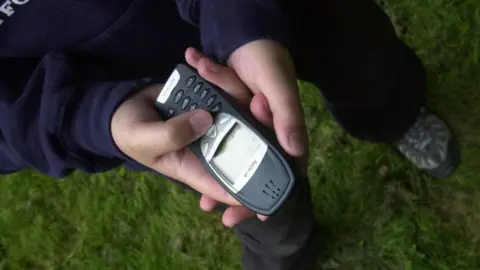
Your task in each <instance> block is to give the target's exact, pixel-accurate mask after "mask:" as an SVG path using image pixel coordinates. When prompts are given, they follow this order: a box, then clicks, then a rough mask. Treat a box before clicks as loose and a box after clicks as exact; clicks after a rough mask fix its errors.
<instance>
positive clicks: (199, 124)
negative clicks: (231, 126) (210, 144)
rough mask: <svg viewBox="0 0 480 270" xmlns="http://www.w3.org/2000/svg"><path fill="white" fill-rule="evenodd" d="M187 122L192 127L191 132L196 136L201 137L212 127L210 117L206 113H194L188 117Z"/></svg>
mask: <svg viewBox="0 0 480 270" xmlns="http://www.w3.org/2000/svg"><path fill="white" fill-rule="evenodd" d="M188 121H189V122H190V124H191V125H192V128H193V130H194V131H195V132H196V133H197V134H201V135H203V134H204V133H205V132H207V131H208V129H209V128H210V126H211V125H212V117H210V115H209V114H207V113H200V112H195V113H194V114H193V115H192V116H190V118H189V119H188Z"/></svg>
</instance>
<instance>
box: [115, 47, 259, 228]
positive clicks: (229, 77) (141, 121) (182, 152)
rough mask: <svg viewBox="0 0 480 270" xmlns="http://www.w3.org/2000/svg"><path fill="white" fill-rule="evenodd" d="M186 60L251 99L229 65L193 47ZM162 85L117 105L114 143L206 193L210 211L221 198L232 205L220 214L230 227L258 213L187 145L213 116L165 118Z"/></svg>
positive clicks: (232, 91)
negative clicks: (159, 106) (159, 108)
mask: <svg viewBox="0 0 480 270" xmlns="http://www.w3.org/2000/svg"><path fill="white" fill-rule="evenodd" d="M186 59H187V62H189V64H190V65H192V66H193V67H195V68H196V69H197V70H198V71H199V73H200V75H202V76H203V77H204V78H205V79H207V80H209V81H211V82H212V83H214V84H216V85H218V86H219V87H220V88H222V89H224V90H225V91H226V92H228V94H230V95H231V96H233V97H235V98H236V99H237V100H239V101H240V102H242V103H243V104H249V101H250V98H251V95H250V93H249V91H248V90H247V88H246V87H245V85H244V84H243V83H241V81H240V79H238V77H237V76H236V75H235V73H234V72H233V71H232V70H231V69H229V68H227V67H222V66H220V65H218V64H216V63H214V62H213V61H212V60H210V59H208V58H206V57H205V56H203V55H201V54H200V53H198V52H197V51H195V50H193V49H189V50H187V52H186ZM161 89H162V85H152V86H149V87H147V88H145V89H143V90H141V91H140V92H138V93H137V94H135V95H134V96H132V97H131V98H129V99H128V100H126V101H125V102H123V103H122V104H121V105H120V106H119V107H118V109H117V110H116V112H115V113H114V115H113V118H112V123H111V130H112V136H113V139H114V141H115V143H116V145H117V146H118V147H119V149H120V150H121V151H123V152H124V153H125V154H126V155H128V156H129V157H131V158H132V159H134V160H136V161H137V162H139V163H141V164H143V165H145V166H147V167H149V168H151V169H153V170H156V171H158V172H160V173H162V174H164V175H166V176H168V177H171V178H173V179H177V180H178V181H181V182H183V183H185V184H186V185H188V186H190V187H192V188H193V189H195V190H197V191H198V192H200V193H201V194H203V196H202V199H201V202H200V204H201V207H202V208H203V209H204V210H207V211H209V210H211V209H212V208H213V207H214V206H215V205H216V204H217V202H221V203H225V204H227V205H230V207H229V208H228V209H227V210H226V211H225V212H224V214H223V218H222V220H223V223H224V224H225V225H226V226H229V227H231V226H233V225H235V224H237V223H239V222H240V221H242V220H244V219H246V218H249V217H251V216H252V215H254V214H253V213H252V212H250V211H249V210H248V209H246V208H245V207H243V206H241V205H240V203H239V202H238V201H236V200H235V199H234V198H233V197H232V196H231V195H230V194H229V193H228V192H227V191H226V190H225V189H224V188H223V187H222V186H221V185H220V184H219V183H218V182H217V181H215V180H214V179H213V178H212V176H211V175H210V173H209V172H208V171H207V170H206V169H205V168H204V167H203V166H202V165H201V163H200V162H199V160H198V159H197V158H196V157H195V155H194V154H193V153H192V152H190V151H189V150H188V149H187V148H186V146H187V145H189V144H190V143H191V142H193V141H195V140H196V139H198V138H199V137H200V136H202V135H203V134H205V133H206V132H207V131H208V129H209V128H210V126H211V125H212V122H213V119H212V117H211V115H210V114H209V113H208V112H206V111H203V110H194V111H191V112H187V113H184V114H181V115H179V116H176V117H174V118H171V119H169V120H168V121H165V122H164V121H162V120H161V119H160V118H159V115H158V113H157V112H156V110H155V109H154V102H155V99H156V97H157V96H158V94H159V92H160V91H161ZM264 118H267V117H264ZM260 218H261V219H264V218H263V217H260Z"/></svg>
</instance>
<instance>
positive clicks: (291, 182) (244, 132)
mask: <svg viewBox="0 0 480 270" xmlns="http://www.w3.org/2000/svg"><path fill="white" fill-rule="evenodd" d="M155 106H156V108H157V110H158V112H159V114H160V115H161V116H162V117H163V119H165V120H167V119H169V118H171V117H174V116H176V115H178V114H181V113H184V112H186V111H189V110H193V109H197V108H198V109H204V110H206V111H209V112H210V113H211V114H212V116H213V118H214V124H213V125H212V127H211V128H210V130H209V131H208V132H207V133H206V134H205V135H204V136H202V137H201V138H200V139H198V140H196V141H195V142H193V143H192V144H190V145H189V146H188V148H189V149H190V150H191V151H192V152H193V153H194V154H195V156H197V158H198V159H199V160H200V162H201V163H202V165H203V166H204V167H205V168H207V169H208V170H209V172H210V173H211V175H212V176H213V177H214V178H215V179H216V180H217V181H218V182H219V183H220V184H221V185H222V186H223V187H224V188H225V189H226V190H227V191H228V192H229V193H230V194H231V195H232V196H233V197H235V198H236V199H237V200H238V201H239V202H240V203H241V204H243V205H244V206H246V207H247V208H249V209H250V210H252V211H254V212H256V213H259V214H262V215H267V216H270V215H273V214H274V213H276V212H277V211H278V210H279V209H280V208H281V206H282V205H283V204H284V203H285V202H286V201H287V200H288V198H289V195H290V193H291V192H292V190H293V188H294V186H295V182H296V179H297V177H298V175H299V174H298V170H297V167H296V166H295V164H294V160H293V159H292V158H291V157H290V156H288V155H287V154H286V153H285V152H284V151H283V149H282V148H281V147H280V145H279V143H278V141H277V139H276V136H275V134H274V132H273V131H271V130H269V129H268V128H266V127H264V126H263V125H262V124H260V123H259V122H258V121H257V120H256V119H255V118H254V117H253V116H252V115H251V113H250V111H249V110H246V109H244V108H242V107H241V106H240V105H239V104H238V103H237V101H235V100H234V99H233V98H232V97H231V96H229V95H228V94H227V93H225V92H224V91H222V90H221V89H219V88H218V87H217V86H215V85H213V84H211V83H209V82H208V81H206V80H204V79H203V78H202V77H201V76H200V75H199V74H198V73H197V72H196V71H195V70H194V69H193V68H191V67H190V66H188V65H185V64H179V65H177V67H176V68H175V70H174V71H173V73H172V74H171V76H170V77H169V79H168V80H167V83H166V84H165V86H164V88H163V90H162V92H161V93H160V95H159V96H158V98H157V101H156V104H155Z"/></svg>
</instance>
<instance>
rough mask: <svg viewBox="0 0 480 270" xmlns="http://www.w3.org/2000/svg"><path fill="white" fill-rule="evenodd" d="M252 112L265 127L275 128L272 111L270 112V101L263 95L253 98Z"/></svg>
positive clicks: (259, 94) (258, 94)
mask: <svg viewBox="0 0 480 270" xmlns="http://www.w3.org/2000/svg"><path fill="white" fill-rule="evenodd" d="M250 111H251V112H252V114H253V116H255V118H256V119H257V120H258V121H260V123H262V124H263V125H264V126H266V127H269V128H273V115H272V111H270V106H269V104H268V100H267V98H266V97H265V95H264V94H263V93H257V94H256V95H255V96H253V98H252V101H251V103H250Z"/></svg>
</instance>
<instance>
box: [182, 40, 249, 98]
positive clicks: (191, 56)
mask: <svg viewBox="0 0 480 270" xmlns="http://www.w3.org/2000/svg"><path fill="white" fill-rule="evenodd" d="M185 59H186V60H187V63H188V64H189V65H191V66H192V67H194V68H195V69H197V71H198V73H199V74H200V76H202V77H203V78H204V79H205V80H207V81H209V82H211V83H213V84H214V85H216V86H218V87H219V88H220V89H222V90H223V91H225V92H227V93H228V94H229V95H230V96H232V97H234V98H235V99H236V100H237V101H239V102H240V103H241V104H243V105H245V106H246V105H248V104H249V102H250V99H251V98H252V95H251V92H250V90H249V89H248V88H247V87H246V86H245V84H244V83H243V82H242V81H241V80H240V78H239V77H238V76H237V75H236V73H235V71H233V69H231V68H229V67H226V66H223V65H220V64H218V63H216V62H215V61H213V60H212V59H211V58H209V57H207V56H206V55H204V54H203V53H201V52H199V51H198V50H196V49H194V48H188V49H187V51H186V52H185Z"/></svg>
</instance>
